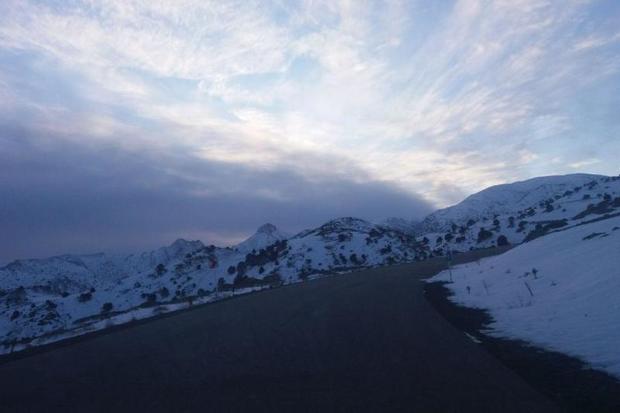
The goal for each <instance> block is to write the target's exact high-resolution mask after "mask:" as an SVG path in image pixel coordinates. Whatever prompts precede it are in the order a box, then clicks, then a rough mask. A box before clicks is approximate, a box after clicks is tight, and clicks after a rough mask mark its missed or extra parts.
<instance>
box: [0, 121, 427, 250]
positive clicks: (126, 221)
mask: <svg viewBox="0 0 620 413" xmlns="http://www.w3.org/2000/svg"><path fill="white" fill-rule="evenodd" d="M2 130H3V131H4V132H5V134H6V135H5V136H8V138H7V137H3V138H0V144H1V145H2V148H4V150H3V151H2V152H1V153H0V176H1V177H2V178H1V179H0V198H1V199H3V202H2V204H1V205H0V226H1V227H2V228H3V233H2V237H0V251H1V254H0V260H2V261H6V260H8V259H11V258H16V257H22V258H24V257H30V256H47V255H50V254H59V253H63V252H67V251H73V252H94V251H98V250H101V249H104V250H111V251H122V252H127V251H136V250H140V249H142V248H155V247H158V246H161V245H164V244H167V243H169V242H172V241H173V240H174V239H176V238H177V237H180V236H184V237H189V238H201V239H203V240H204V241H205V242H214V243H217V244H220V245H221V244H227V243H231V242H237V241H240V240H241V239H243V238H244V237H247V236H249V235H250V234H251V233H252V232H253V231H254V230H255V229H256V228H257V227H258V226H259V225H261V224H262V223H265V222H268V221H269V222H273V223H275V224H276V225H278V226H280V227H282V228H283V229H285V230H288V231H291V232H294V231H299V230H301V229H305V228H308V227H312V226H316V225H320V224H322V223H323V222H325V221H327V220H329V219H332V218H334V217H338V216H345V215H352V214H353V213H355V215H356V216H360V217H363V218H366V219H371V220H377V219H380V218H383V217H385V216H393V215H394V216H407V217H418V218H419V217H422V216H423V215H424V214H426V213H428V212H430V210H431V207H430V205H429V204H428V203H427V202H425V201H424V200H422V199H421V198H420V197H416V196H413V195H411V194H408V193H406V192H404V191H402V190H400V189H398V188H396V187H394V186H393V185H391V184H389V183H384V182H372V181H365V182H355V181H351V180H346V179H342V178H338V177H333V176H330V175H327V174H325V175H323V176H320V177H315V178H314V179H313V180H309V179H307V178H305V177H304V176H302V175H300V174H298V173H296V171H295V170H290V169H273V170H268V171H267V170H266V171H257V170H255V169H253V168H248V167H244V166H242V165H240V164H234V163H220V162H216V161H206V162H205V161H203V160H197V159H195V158H194V157H192V156H189V155H188V154H187V153H184V152H182V151H179V152H177V153H167V154H165V155H162V154H160V153H157V152H144V151H141V152H128V151H126V150H122V149H121V148H118V147H114V146H110V145H108V146H99V145H96V146H92V145H89V146H85V145H79V144H75V143H70V142H66V143H58V142H55V144H54V145H46V144H44V143H41V141H40V140H39V139H37V138H36V137H33V136H32V135H31V131H29V130H25V129H23V128H15V127H11V126H9V125H3V127H2ZM36 136H39V133H36ZM52 239H53V242H50V240H52Z"/></svg>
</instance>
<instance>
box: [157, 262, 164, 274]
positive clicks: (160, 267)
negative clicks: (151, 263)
mask: <svg viewBox="0 0 620 413" xmlns="http://www.w3.org/2000/svg"><path fill="white" fill-rule="evenodd" d="M166 271H167V270H166V266H165V265H164V264H161V263H160V264H157V267H155V273H156V274H157V275H163V274H165V273H166Z"/></svg>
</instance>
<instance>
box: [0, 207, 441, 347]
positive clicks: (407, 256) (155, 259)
mask: <svg viewBox="0 0 620 413" xmlns="http://www.w3.org/2000/svg"><path fill="white" fill-rule="evenodd" d="M428 255H429V251H428V248H426V247H424V246H423V245H421V244H420V243H418V242H417V241H416V239H415V238H414V237H413V236H411V235H409V234H405V233H403V232H401V231H398V230H396V229H393V228H387V227H382V226H380V225H375V224H371V223H369V222H366V221H363V220H360V219H356V218H341V219H337V220H333V221H330V222H328V223H326V224H324V225H322V226H320V227H318V228H315V229H312V230H307V231H304V232H302V233H300V234H298V235H295V236H293V237H288V238H287V237H286V235H285V234H284V233H282V232H280V231H279V230H278V229H277V228H276V227H275V226H274V225H271V224H266V225H263V226H262V227H260V228H259V229H258V231H257V232H256V233H255V234H254V235H253V236H251V237H250V238H248V239H247V240H246V241H244V242H242V243H241V244H239V245H237V246H236V247H234V248H218V247H215V246H212V245H211V246H205V245H204V244H203V243H201V242H200V241H185V240H177V241H175V242H174V243H173V244H171V245H170V246H167V247H163V248H159V249H157V250H154V251H149V252H144V253H141V254H134V255H126V256H123V255H108V254H95V255H64V256H59V257H52V258H48V259H40V260H18V261H14V262H12V263H11V264H9V265H7V266H5V267H3V268H0V333H1V335H0V344H3V345H4V350H3V351H5V352H6V351H11V349H14V348H15V345H16V344H18V348H19V346H26V345H28V344H29V343H42V342H45V340H48V341H49V340H53V339H56V338H57V337H65V336H67V335H72V334H77V332H87V331H91V330H93V329H97V328H103V327H105V326H106V324H105V323H104V322H103V321H105V320H107V322H110V320H112V321H113V322H116V323H118V322H126V321H130V320H131V319H132V318H135V317H148V316H152V315H155V314H157V313H159V312H161V311H168V310H171V309H175V308H180V307H182V306H183V305H185V304H187V303H190V304H191V303H195V302H204V301H209V300H213V299H217V298H220V297H222V296H226V295H230V294H231V293H232V292H233V291H237V292H239V291H240V290H242V291H249V290H252V289H256V288H263V287H265V286H269V285H273V284H281V283H291V282H297V281H300V280H303V279H307V278H309V277H316V276H318V275H320V274H325V273H333V272H342V271H350V270H352V269H356V268H363V267H371V266H375V265H388V264H393V263H397V262H407V261H412V260H416V259H418V260H419V259H424V258H426V257H427V256H428ZM147 309H148V311H147ZM0 351H2V348H0Z"/></svg>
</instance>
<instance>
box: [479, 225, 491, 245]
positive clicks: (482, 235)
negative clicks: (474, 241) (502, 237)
mask: <svg viewBox="0 0 620 413" xmlns="http://www.w3.org/2000/svg"><path fill="white" fill-rule="evenodd" d="M492 236H493V233H492V232H491V231H487V230H486V229H484V228H480V231H479V232H478V242H479V243H480V242H482V241H484V240H487V239H489V238H491V237H492Z"/></svg>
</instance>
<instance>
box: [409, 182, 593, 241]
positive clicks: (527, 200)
mask: <svg viewBox="0 0 620 413" xmlns="http://www.w3.org/2000/svg"><path fill="white" fill-rule="evenodd" d="M602 178H605V177H604V176H601V175H591V174H571V175H557V176H543V177H538V178H533V179H528V180H526V181H520V182H514V183H510V184H503V185H496V186H492V187H489V188H487V189H484V190H482V191H480V192H478V193H475V194H473V195H470V196H469V197H467V198H466V199H465V200H464V201H462V202H460V203H458V204H456V205H454V206H451V207H448V208H444V209H440V210H438V211H435V212H433V213H432V214H430V215H429V216H427V217H426V218H425V219H424V220H423V221H422V223H421V228H422V230H423V231H424V232H431V231H432V232H439V231H444V230H446V229H448V228H449V226H450V225H451V224H452V223H455V224H457V225H458V224H463V223H465V222H467V221H468V220H470V219H474V220H480V219H482V218H484V217H487V218H489V217H493V216H494V215H515V214H518V212H519V211H521V210H525V209H527V208H529V207H532V206H535V205H538V204H539V203H540V202H543V201H546V200H547V199H554V197H555V196H557V195H561V194H563V193H565V192H566V191H571V190H573V189H574V188H576V187H583V185H585V184H588V183H590V182H593V181H595V182H597V181H599V180H601V179H602Z"/></svg>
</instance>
